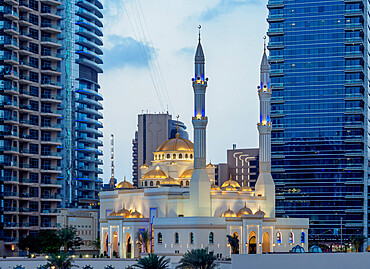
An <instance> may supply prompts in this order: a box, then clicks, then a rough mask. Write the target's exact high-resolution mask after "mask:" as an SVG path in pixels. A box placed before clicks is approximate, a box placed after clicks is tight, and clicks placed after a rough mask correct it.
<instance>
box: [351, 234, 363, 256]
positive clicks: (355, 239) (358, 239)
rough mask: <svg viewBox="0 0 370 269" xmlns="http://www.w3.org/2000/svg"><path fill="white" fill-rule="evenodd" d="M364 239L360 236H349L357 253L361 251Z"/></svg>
mask: <svg viewBox="0 0 370 269" xmlns="http://www.w3.org/2000/svg"><path fill="white" fill-rule="evenodd" d="M365 241H366V237H365V236H363V235H362V234H361V235H352V236H351V242H352V244H353V246H354V247H355V249H356V252H359V251H360V249H361V246H362V245H363V244H364V243H365Z"/></svg>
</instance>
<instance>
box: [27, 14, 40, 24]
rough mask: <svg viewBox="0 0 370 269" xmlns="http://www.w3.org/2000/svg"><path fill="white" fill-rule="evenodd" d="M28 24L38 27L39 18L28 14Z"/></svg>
mask: <svg viewBox="0 0 370 269" xmlns="http://www.w3.org/2000/svg"><path fill="white" fill-rule="evenodd" d="M28 19H29V22H30V23H32V24H34V25H39V16H37V15H34V14H29V17H28Z"/></svg>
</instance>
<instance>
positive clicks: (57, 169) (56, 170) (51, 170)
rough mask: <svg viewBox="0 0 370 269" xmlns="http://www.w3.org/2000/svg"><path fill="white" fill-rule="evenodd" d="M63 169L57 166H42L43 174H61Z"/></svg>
mask: <svg viewBox="0 0 370 269" xmlns="http://www.w3.org/2000/svg"><path fill="white" fill-rule="evenodd" d="M61 172H62V167H60V166H56V165H43V166H41V173H61Z"/></svg>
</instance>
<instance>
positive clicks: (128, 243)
mask: <svg viewBox="0 0 370 269" xmlns="http://www.w3.org/2000/svg"><path fill="white" fill-rule="evenodd" d="M125 243H126V258H131V252H132V249H131V236H130V234H129V233H127V234H126V240H125Z"/></svg>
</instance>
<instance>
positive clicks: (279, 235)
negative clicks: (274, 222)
mask: <svg viewBox="0 0 370 269" xmlns="http://www.w3.org/2000/svg"><path fill="white" fill-rule="evenodd" d="M276 243H278V244H281V232H277V234H276Z"/></svg>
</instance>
